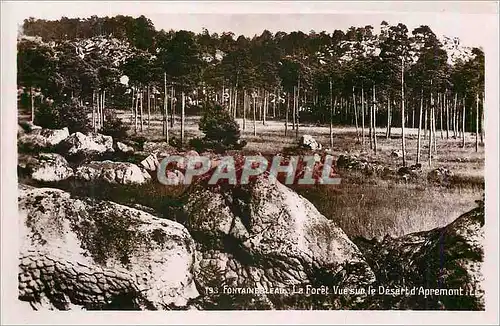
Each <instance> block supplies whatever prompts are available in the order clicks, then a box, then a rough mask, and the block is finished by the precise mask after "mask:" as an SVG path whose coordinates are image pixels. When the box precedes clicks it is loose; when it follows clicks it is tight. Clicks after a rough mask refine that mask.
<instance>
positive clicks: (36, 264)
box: [18, 129, 484, 310]
mask: <svg viewBox="0 0 500 326" xmlns="http://www.w3.org/2000/svg"><path fill="white" fill-rule="evenodd" d="M19 144H20V146H22V147H23V148H24V149H28V150H33V149H34V148H44V149H45V150H47V149H49V151H50V150H52V149H53V150H54V151H57V150H58V149H60V148H63V149H64V151H59V153H65V154H66V157H63V156H62V155H59V154H57V153H35V154H33V153H30V154H29V155H20V157H19V169H20V171H23V173H27V174H28V176H29V177H30V178H31V179H33V180H38V181H43V182H58V181H62V180H66V179H68V178H69V179H75V180H84V181H87V182H94V181H99V180H100V181H105V182H107V183H112V184H124V185H127V184H138V185H139V184H143V183H146V182H151V179H152V176H154V170H155V168H156V165H157V162H158V160H157V157H156V154H157V153H159V154H161V151H160V150H159V149H154V150H153V149H151V148H149V147H148V146H150V145H147V146H146V145H144V146H143V150H145V151H146V154H147V155H149V154H151V153H150V152H152V154H151V155H149V156H148V158H147V159H146V160H144V161H143V162H142V163H141V165H142V166H141V167H139V166H137V165H135V164H133V163H130V162H114V161H109V160H101V161H95V160H93V157H94V156H92V155H93V154H96V153H97V154H103V153H104V154H105V153H109V152H115V151H116V152H129V151H133V148H132V149H131V148H128V147H127V145H125V144H120V143H118V144H114V143H113V140H112V139H111V138H110V137H109V136H103V135H99V134H88V135H84V134H79V133H75V134H72V135H69V134H68V132H67V130H65V129H63V130H59V131H57V130H55V131H54V130H53V131H50V130H49V131H48V130H40V129H34V130H32V131H30V132H28V133H25V134H22V135H21V136H20V139H19ZM91 154H92V155H91ZM75 155H76V156H78V157H87V158H89V159H88V160H86V161H83V162H81V163H80V164H79V165H78V166H74V165H72V164H70V163H68V161H70V162H73V160H74V156H75ZM147 155H146V156H147ZM94 158H95V157H94ZM342 160H343V161H342ZM339 161H341V163H342V162H343V164H340V166H339V167H340V168H345V167H347V168H350V167H351V166H352V167H355V166H360V164H358V163H357V162H355V163H352V162H354V161H353V160H352V159H350V160H346V159H345V158H339ZM344 161H345V162H344ZM346 162H347V163H346ZM338 165H339V164H338ZM365 168H366V167H365ZM147 170H148V171H149V172H148V171H147ZM152 171H153V172H152ZM177 172H178V171H177ZM150 173H151V174H150ZM18 197H19V214H18V216H19V219H20V225H21V230H22V232H21V247H20V260H19V268H20V269H19V275H18V278H19V299H20V300H22V301H24V302H26V303H29V304H30V305H31V306H32V307H33V308H34V309H60V310H69V309H87V310H89V309H100V310H101V309H144V310H162V309H447V310H483V309H484V289H483V288H482V281H483V278H482V273H481V268H482V261H483V254H484V253H483V248H482V243H483V240H484V207H483V206H482V205H481V206H479V207H478V208H476V209H474V210H472V211H470V212H468V213H466V214H464V215H462V216H460V217H458V218H457V219H456V220H455V221H454V222H452V223H451V224H449V225H448V226H446V227H444V228H439V229H434V230H430V231H425V232H419V233H414V234H409V235H406V236H403V237H401V238H396V239H394V238H390V237H386V238H385V239H383V240H382V241H377V240H367V239H353V240H351V239H349V238H348V237H347V235H346V234H345V233H344V231H343V230H342V229H341V228H339V227H338V226H337V225H336V224H335V223H333V222H332V221H329V220H328V219H327V218H326V217H325V216H323V215H322V214H321V213H320V212H319V211H318V210H317V209H316V208H315V207H314V205H312V204H311V203H310V202H309V201H308V200H306V199H305V198H303V197H301V196H300V195H298V194H297V193H295V192H294V191H293V190H291V189H290V188H288V187H286V186H285V185H283V184H281V183H279V182H276V183H272V182H271V181H270V180H269V179H267V178H265V177H263V176H261V177H258V178H256V179H255V180H253V181H252V182H251V183H250V184H248V185H242V186H227V185H216V186H214V185H207V184H205V183H204V181H203V180H200V181H199V182H197V183H195V184H193V185H192V186H191V187H190V188H189V189H188V190H187V191H186V193H185V194H184V196H183V198H182V201H183V208H182V214H181V215H182V218H180V219H179V216H176V217H172V218H171V219H169V217H168V216H166V218H158V217H156V216H154V215H152V214H151V213H149V212H147V211H149V210H148V209H147V208H141V207H136V208H132V207H128V206H123V205H119V204H117V203H114V202H110V201H102V200H96V199H92V198H87V197H85V198H78V197H73V196H72V195H71V194H70V193H68V192H65V191H63V190H60V189H53V188H35V187H31V186H27V185H22V184H20V185H19V196H18ZM174 219H175V220H177V221H180V222H175V221H173V220H174ZM411 289H413V290H414V291H420V290H428V291H434V292H432V293H428V294H425V295H423V294H422V295H420V294H419V293H417V294H414V293H412V292H410V291H409V290H411ZM448 290H450V292H447V293H445V292H439V291H448ZM454 291H460V293H455V292H454ZM450 293H451V294H450Z"/></svg>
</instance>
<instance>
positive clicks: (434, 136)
mask: <svg viewBox="0 0 500 326" xmlns="http://www.w3.org/2000/svg"><path fill="white" fill-rule="evenodd" d="M436 107H437V106H436V105H434V107H433V108H432V135H433V145H434V155H436V153H437V136H436V125H437V121H436Z"/></svg>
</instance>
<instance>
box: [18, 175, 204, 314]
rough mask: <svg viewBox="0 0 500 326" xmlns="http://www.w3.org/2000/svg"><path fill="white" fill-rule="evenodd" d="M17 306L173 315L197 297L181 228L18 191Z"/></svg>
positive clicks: (47, 193) (134, 213)
mask: <svg viewBox="0 0 500 326" xmlns="http://www.w3.org/2000/svg"><path fill="white" fill-rule="evenodd" d="M19 218H20V225H21V234H20V236H21V246H20V260H19V268H20V270H19V299H20V300H23V301H27V302H30V303H31V305H32V306H33V307H34V308H35V309H39V308H42V309H45V308H49V309H54V308H55V309H62V310H67V309H72V308H80V309H81V308H84V309H172V308H182V307H184V306H185V305H186V303H187V302H188V300H190V299H192V298H195V297H197V296H198V291H197V290H196V287H195V285H194V282H193V275H192V270H193V262H194V258H195V257H194V253H195V246H194V242H193V239H192V238H191V236H190V235H189V233H188V232H187V230H186V229H185V228H184V227H183V226H182V225H180V224H179V223H176V222H173V221H169V220H164V219H158V218H155V217H153V216H152V215H150V214H148V213H145V212H142V211H140V210H136V209H133V208H130V207H126V206H122V205H118V204H116V203H113V202H107V201H92V200H90V199H84V200H81V199H75V198H71V196H70V194H69V193H67V192H64V191H62V190H57V189H50V188H31V187H27V186H23V185H21V186H20V189H19Z"/></svg>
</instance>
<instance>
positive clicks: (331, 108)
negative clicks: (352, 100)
mask: <svg viewBox="0 0 500 326" xmlns="http://www.w3.org/2000/svg"><path fill="white" fill-rule="evenodd" d="M335 107H337V97H335V102H334V103H333V105H331V106H330V149H333V110H335Z"/></svg>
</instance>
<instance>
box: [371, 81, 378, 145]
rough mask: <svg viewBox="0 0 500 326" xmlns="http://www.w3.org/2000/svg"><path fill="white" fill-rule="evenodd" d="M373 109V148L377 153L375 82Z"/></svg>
mask: <svg viewBox="0 0 500 326" xmlns="http://www.w3.org/2000/svg"><path fill="white" fill-rule="evenodd" d="M372 111H373V119H372V121H373V150H374V151H375V154H377V99H376V96H375V84H373V105H372Z"/></svg>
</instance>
